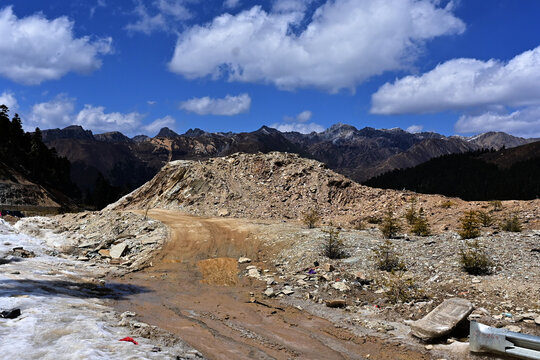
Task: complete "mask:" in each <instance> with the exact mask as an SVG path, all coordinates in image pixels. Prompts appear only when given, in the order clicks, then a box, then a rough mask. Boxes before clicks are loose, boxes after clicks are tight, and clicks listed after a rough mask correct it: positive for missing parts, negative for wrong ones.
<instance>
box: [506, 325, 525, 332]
mask: <svg viewBox="0 0 540 360" xmlns="http://www.w3.org/2000/svg"><path fill="white" fill-rule="evenodd" d="M504 328H505V329H508V331H512V332H516V333H518V332H521V328H520V327H519V326H516V325H508V326H505V327H504Z"/></svg>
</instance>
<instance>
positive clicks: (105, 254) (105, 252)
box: [98, 249, 111, 257]
mask: <svg viewBox="0 0 540 360" xmlns="http://www.w3.org/2000/svg"><path fill="white" fill-rule="evenodd" d="M98 253H99V255H101V256H103V257H111V252H110V251H109V250H107V249H101V250H99V251H98Z"/></svg>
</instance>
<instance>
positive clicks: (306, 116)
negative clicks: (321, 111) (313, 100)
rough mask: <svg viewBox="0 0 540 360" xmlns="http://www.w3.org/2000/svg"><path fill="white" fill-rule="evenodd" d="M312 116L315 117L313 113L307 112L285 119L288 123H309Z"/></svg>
mask: <svg viewBox="0 0 540 360" xmlns="http://www.w3.org/2000/svg"><path fill="white" fill-rule="evenodd" d="M312 116H313V113H312V112H311V111H309V110H305V111H302V112H301V113H300V114H298V115H296V116H285V117H284V118H283V119H284V120H285V121H287V122H292V121H294V122H301V123H305V122H306V121H309V120H310V119H311V117H312Z"/></svg>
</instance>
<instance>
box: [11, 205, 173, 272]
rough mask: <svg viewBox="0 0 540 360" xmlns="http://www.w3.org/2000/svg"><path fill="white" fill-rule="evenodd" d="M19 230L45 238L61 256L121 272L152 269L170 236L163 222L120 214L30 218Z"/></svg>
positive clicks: (94, 213) (19, 224)
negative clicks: (95, 263)
mask: <svg viewBox="0 0 540 360" xmlns="http://www.w3.org/2000/svg"><path fill="white" fill-rule="evenodd" d="M17 228H18V229H19V231H21V232H23V233H26V234H30V235H32V236H36V237H43V236H45V240H46V241H47V242H49V243H50V244H51V245H52V246H53V247H54V248H55V249H56V251H57V252H58V253H59V254H62V255H68V256H74V257H76V258H77V260H79V261H94V262H101V263H106V264H110V265H117V266H118V268H119V269H120V270H121V271H135V270H139V269H141V268H143V267H145V266H147V265H149V264H150V261H151V257H152V255H153V252H154V250H157V249H159V248H161V246H162V245H163V243H164V242H165V241H166V240H167V238H168V236H169V234H168V229H167V227H166V226H165V225H163V224H162V223H161V222H159V221H155V220H151V219H148V218H145V217H144V216H143V215H139V214H135V213H132V212H117V211H102V212H82V213H76V214H64V215H59V216H55V217H52V218H44V217H38V218H28V219H23V220H21V221H19V222H18V223H17ZM51 232H52V233H53V234H54V236H51V234H50V233H51Z"/></svg>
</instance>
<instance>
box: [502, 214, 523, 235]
mask: <svg viewBox="0 0 540 360" xmlns="http://www.w3.org/2000/svg"><path fill="white" fill-rule="evenodd" d="M501 230H502V231H510V232H521V231H522V230H523V228H522V226H521V221H520V220H519V217H518V216H517V215H516V214H514V215H512V216H511V217H507V218H505V219H504V220H503V222H502V223H501Z"/></svg>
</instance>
